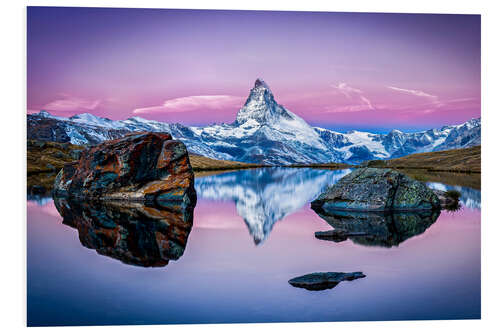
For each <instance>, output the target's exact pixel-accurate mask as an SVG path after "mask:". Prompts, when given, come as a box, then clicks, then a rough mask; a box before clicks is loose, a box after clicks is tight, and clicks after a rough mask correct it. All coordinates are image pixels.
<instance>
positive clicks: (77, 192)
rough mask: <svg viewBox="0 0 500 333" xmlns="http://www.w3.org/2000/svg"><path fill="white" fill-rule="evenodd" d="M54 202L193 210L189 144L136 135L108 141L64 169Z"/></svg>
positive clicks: (164, 135) (160, 136)
mask: <svg viewBox="0 0 500 333" xmlns="http://www.w3.org/2000/svg"><path fill="white" fill-rule="evenodd" d="M54 196H56V197H69V198H73V199H75V198H76V199H85V200H95V199H98V200H125V201H142V202H155V203H156V204H159V205H160V206H168V207H170V208H176V207H186V206H194V204H195V203H196V192H195V190H194V174H193V171H192V169H191V165H190V163H189V157H188V153H187V150H186V147H185V146H184V144H183V143H182V142H180V141H175V140H172V136H171V135H170V134H167V133H133V134H129V135H126V136H125V137H123V138H120V139H115V140H110V141H105V142H103V143H101V144H99V145H97V146H94V147H93V148H90V149H88V150H85V151H84V152H82V154H81V157H80V159H79V160H78V161H77V162H73V163H68V164H65V165H64V167H63V168H62V170H61V171H60V172H59V174H58V175H57V177H56V180H55V184H54Z"/></svg>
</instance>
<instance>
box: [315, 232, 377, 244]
mask: <svg viewBox="0 0 500 333" xmlns="http://www.w3.org/2000/svg"><path fill="white" fill-rule="evenodd" d="M360 236H368V234H367V233H366V232H355V231H354V232H349V231H346V230H338V229H333V230H328V231H316V232H315V233H314V237H316V238H317V239H321V240H328V241H334V242H335V243H340V242H343V241H345V240H347V238H349V237H360Z"/></svg>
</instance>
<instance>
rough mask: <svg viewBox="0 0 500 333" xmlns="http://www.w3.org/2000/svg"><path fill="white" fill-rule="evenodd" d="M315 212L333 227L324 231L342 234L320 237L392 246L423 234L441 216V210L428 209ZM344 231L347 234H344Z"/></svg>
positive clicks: (319, 210) (368, 244)
mask: <svg viewBox="0 0 500 333" xmlns="http://www.w3.org/2000/svg"><path fill="white" fill-rule="evenodd" d="M315 211H316V213H317V214H318V215H319V216H320V217H321V218H322V219H323V220H325V221H326V222H327V223H328V224H329V225H331V226H332V227H333V228H334V230H330V231H326V232H324V233H331V234H332V235H335V234H337V235H339V237H337V238H333V237H332V238H330V239H328V238H326V237H323V238H320V237H317V238H320V239H328V240H333V241H335V242H341V241H344V240H347V239H350V240H351V241H352V242H354V243H357V244H361V245H367V246H382V247H393V246H398V245H399V244H401V243H402V242H404V241H405V240H407V239H409V238H411V237H414V236H416V235H419V234H422V233H423V232H424V231H425V230H427V228H429V227H430V226H431V225H432V224H433V223H434V222H435V221H436V220H437V218H438V217H439V215H440V211H436V210H425V211H414V212H354V211H345V210H325V209H323V208H319V209H316V210H315ZM342 235H344V237H341V236H342Z"/></svg>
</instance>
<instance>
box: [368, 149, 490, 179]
mask: <svg viewBox="0 0 500 333" xmlns="http://www.w3.org/2000/svg"><path fill="white" fill-rule="evenodd" d="M366 166H369V167H374V168H394V169H416V170H417V169H420V170H425V171H431V172H438V171H446V172H460V173H481V146H476V147H471V148H464V149H453V150H444V151H436V152H430V153H420V154H412V155H408V156H405V157H400V158H396V159H392V160H374V161H369V162H368V163H366Z"/></svg>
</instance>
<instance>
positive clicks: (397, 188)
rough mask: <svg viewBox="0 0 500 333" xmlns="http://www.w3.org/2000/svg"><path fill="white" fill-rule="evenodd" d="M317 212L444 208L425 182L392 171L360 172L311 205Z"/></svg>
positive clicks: (374, 170)
mask: <svg viewBox="0 0 500 333" xmlns="http://www.w3.org/2000/svg"><path fill="white" fill-rule="evenodd" d="M311 207H312V208H313V209H318V208H323V209H326V210H349V211H418V210H433V209H436V210H437V209H440V208H441V205H440V201H439V198H438V197H437V196H436V194H435V193H434V192H433V191H432V190H431V189H429V188H428V187H427V186H425V185H424V184H423V183H421V182H419V181H416V180H413V179H411V178H409V177H408V176H406V175H404V174H402V173H400V172H397V171H395V170H392V169H377V168H362V169H356V170H355V171H353V172H351V173H350V174H348V175H347V176H345V177H343V178H342V179H340V180H339V181H338V182H337V183H336V184H335V185H333V186H331V187H329V188H328V189H327V190H326V191H325V192H324V193H323V194H321V195H320V196H319V197H318V198H317V199H316V200H314V201H313V202H312V203H311Z"/></svg>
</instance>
